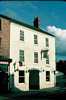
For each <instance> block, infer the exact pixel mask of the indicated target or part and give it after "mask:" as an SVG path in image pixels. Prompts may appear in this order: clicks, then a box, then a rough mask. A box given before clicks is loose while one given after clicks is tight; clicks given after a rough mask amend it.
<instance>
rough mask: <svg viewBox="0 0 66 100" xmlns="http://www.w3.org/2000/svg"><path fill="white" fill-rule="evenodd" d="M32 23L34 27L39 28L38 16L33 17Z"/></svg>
mask: <svg viewBox="0 0 66 100" xmlns="http://www.w3.org/2000/svg"><path fill="white" fill-rule="evenodd" d="M33 24H34V27H35V28H39V17H38V16H37V17H35V18H34V22H33Z"/></svg>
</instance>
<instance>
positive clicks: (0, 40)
mask: <svg viewBox="0 0 66 100" xmlns="http://www.w3.org/2000/svg"><path fill="white" fill-rule="evenodd" d="M1 43H2V38H1V37H0V48H1Z"/></svg>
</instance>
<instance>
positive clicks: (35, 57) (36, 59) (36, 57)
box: [34, 52, 38, 63]
mask: <svg viewBox="0 0 66 100" xmlns="http://www.w3.org/2000/svg"><path fill="white" fill-rule="evenodd" d="M34 63H38V52H34Z"/></svg>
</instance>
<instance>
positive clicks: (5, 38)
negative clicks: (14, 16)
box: [0, 18, 10, 57]
mask: <svg viewBox="0 0 66 100" xmlns="http://www.w3.org/2000/svg"><path fill="white" fill-rule="evenodd" d="M1 21H2V23H1V26H2V30H1V31H0V37H1V38H2V43H1V48H0V55H4V56H7V57H9V49H10V22H9V20H6V19H4V18H1Z"/></svg>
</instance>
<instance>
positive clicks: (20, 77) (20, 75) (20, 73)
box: [19, 71, 25, 83]
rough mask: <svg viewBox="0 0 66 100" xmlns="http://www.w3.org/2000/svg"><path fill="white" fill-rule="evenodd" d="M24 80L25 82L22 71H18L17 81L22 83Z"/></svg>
mask: <svg viewBox="0 0 66 100" xmlns="http://www.w3.org/2000/svg"><path fill="white" fill-rule="evenodd" d="M24 82H25V75H24V71H19V83H24Z"/></svg>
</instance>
